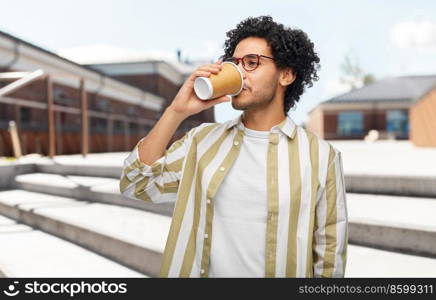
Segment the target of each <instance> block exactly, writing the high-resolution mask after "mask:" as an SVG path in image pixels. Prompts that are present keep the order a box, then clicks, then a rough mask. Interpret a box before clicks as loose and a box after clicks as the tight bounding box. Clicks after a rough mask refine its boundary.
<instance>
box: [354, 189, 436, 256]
mask: <svg viewBox="0 0 436 300" xmlns="http://www.w3.org/2000/svg"><path fill="white" fill-rule="evenodd" d="M347 204H348V215H349V225H350V226H349V230H350V231H349V241H350V243H353V244H358V245H366V246H371V247H377V248H382V249H388V250H391V251H399V252H402V253H412V254H418V255H425V256H430V257H436V217H435V215H436V201H435V199H433V198H416V197H400V196H386V195H370V194H353V193H347Z"/></svg>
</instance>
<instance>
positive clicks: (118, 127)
mask: <svg viewBox="0 0 436 300" xmlns="http://www.w3.org/2000/svg"><path fill="white" fill-rule="evenodd" d="M114 133H115V134H124V122H123V121H120V120H116V121H115V122H114Z"/></svg>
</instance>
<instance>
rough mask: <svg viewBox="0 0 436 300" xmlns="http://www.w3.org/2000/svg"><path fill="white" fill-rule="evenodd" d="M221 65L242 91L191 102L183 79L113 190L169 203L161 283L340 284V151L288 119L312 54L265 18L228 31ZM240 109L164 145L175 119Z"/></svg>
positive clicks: (307, 80)
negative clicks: (320, 280)
mask: <svg viewBox="0 0 436 300" xmlns="http://www.w3.org/2000/svg"><path fill="white" fill-rule="evenodd" d="M227 36H228V40H227V41H226V42H225V45H224V46H225V47H224V48H225V55H224V56H223V59H224V60H226V61H227V60H228V61H233V62H235V63H237V64H238V65H239V67H240V68H241V70H242V72H243V74H244V77H243V79H244V90H243V92H242V93H240V94H239V95H238V96H235V97H233V99H229V97H227V96H224V97H221V98H218V99H215V100H209V101H202V100H200V99H199V98H197V97H196V95H195V93H194V91H193V84H194V80H195V78H196V77H197V76H210V75H211V74H215V73H217V72H218V71H219V70H220V68H221V61H218V62H217V63H216V64H210V65H204V66H201V67H200V68H198V69H197V70H196V71H195V72H193V73H192V74H191V76H190V77H189V78H188V79H187V80H186V82H185V83H184V85H183V86H182V87H181V89H180V91H179V92H178V94H177V96H176V97H175V98H174V100H173V102H172V104H171V105H170V106H169V107H168V108H167V109H166V111H165V113H164V114H163V115H162V117H161V119H160V120H159V121H158V122H157V123H156V125H155V126H154V128H153V129H152V130H151V132H150V133H149V134H148V135H147V136H146V137H145V138H143V139H141V140H140V141H139V142H138V144H137V145H136V147H135V148H134V150H133V151H132V152H131V153H130V155H129V156H128V157H127V158H126V160H125V163H124V171H123V174H122V176H121V181H120V189H121V192H122V194H123V195H125V196H126V197H130V198H134V199H140V200H144V201H147V202H154V203H163V202H175V209H174V214H173V218H172V224H171V229H170V232H169V235H168V239H167V243H166V247H165V251H164V254H163V261H162V267H161V273H160V276H161V277H343V276H344V272H345V265H346V249H347V241H348V228H347V225H348V218H347V208H346V194H345V183H344V175H343V169H342V159H341V153H340V152H339V151H338V150H337V149H336V148H334V147H333V146H332V145H330V144H329V143H328V142H326V141H324V140H322V139H320V138H318V137H317V136H316V135H314V134H313V133H311V132H309V131H308V130H306V129H304V128H302V127H300V126H297V125H296V124H295V123H294V122H293V121H292V119H291V118H290V117H289V116H287V112H288V110H289V109H290V108H291V107H293V106H294V105H295V104H296V102H297V101H298V100H299V98H300V95H301V94H302V93H303V91H304V88H305V86H309V87H310V86H312V80H317V79H318V78H317V74H316V71H317V69H318V68H319V64H318V63H319V58H318V56H317V54H316V53H315V51H314V47H313V43H312V42H311V41H310V40H309V39H308V37H307V35H306V34H305V33H304V32H303V31H301V30H298V29H291V28H286V27H284V26H283V25H281V24H277V23H275V22H274V21H273V20H272V18H271V17H270V16H262V17H258V18H248V19H246V20H244V21H242V22H241V23H240V24H238V26H237V28H236V29H234V30H231V31H229V32H228V33H227ZM228 101H231V104H232V106H233V108H234V109H237V110H242V111H243V113H242V114H241V115H240V116H239V117H238V118H236V119H235V120H231V121H228V122H225V123H222V124H221V123H204V124H201V125H200V126H198V127H195V128H193V129H191V130H190V131H189V132H188V133H187V134H186V135H185V136H184V137H183V138H182V139H180V140H178V141H176V142H174V143H173V144H172V145H171V147H170V148H169V149H168V150H165V147H166V145H167V144H168V142H169V140H170V139H171V137H172V136H173V134H174V132H175V131H176V128H177V127H178V126H179V124H180V123H181V122H182V121H183V120H184V119H185V118H187V117H188V116H190V115H193V114H196V113H198V112H200V111H202V110H204V109H207V108H209V107H211V106H213V105H215V104H218V103H221V102H228Z"/></svg>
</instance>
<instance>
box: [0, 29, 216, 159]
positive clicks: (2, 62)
mask: <svg viewBox="0 0 436 300" xmlns="http://www.w3.org/2000/svg"><path fill="white" fill-rule="evenodd" d="M35 70H42V71H43V73H44V77H41V78H38V79H36V80H33V81H31V82H29V83H28V84H26V85H25V86H23V87H21V88H19V89H17V90H14V91H13V92H11V93H8V94H6V95H0V156H12V155H13V150H12V141H11V138H10V134H9V132H8V124H9V121H11V120H14V121H15V122H16V124H17V128H18V132H19V139H20V142H21V148H22V152H23V154H28V153H40V154H42V155H47V154H48V153H49V145H50V143H51V141H52V139H51V138H50V130H49V129H50V128H49V127H50V126H49V124H50V122H49V120H50V118H51V114H52V116H53V119H54V122H53V123H54V138H53V140H55V145H54V146H55V153H56V154H74V153H80V152H81V150H80V149H81V148H82V145H83V144H84V142H83V139H82V138H83V128H84V127H83V126H84V123H88V125H87V127H86V130H87V135H86V136H87V138H86V140H87V141H88V143H89V145H88V150H89V152H107V151H130V150H131V149H132V148H133V146H134V145H135V144H136V143H137V142H138V140H139V139H140V138H142V137H143V136H145V135H146V134H147V133H148V132H149V131H150V129H151V128H152V127H153V126H154V124H155V123H156V122H157V120H158V119H159V118H160V116H161V114H162V112H163V111H164V109H165V108H166V107H167V106H168V104H169V103H170V101H171V99H172V97H173V95H175V94H176V93H177V90H178V88H179V86H180V80H179V81H178V82H177V83H174V82H171V81H170V80H168V79H167V78H166V77H165V76H164V75H163V74H162V72H155V73H148V74H146V76H139V77H138V76H136V75H135V76H136V78H134V77H135V76H127V77H124V76H118V77H117V76H112V75H111V74H106V73H104V72H102V71H99V70H97V69H95V68H91V67H89V66H84V65H80V64H78V63H75V62H73V61H71V60H68V59H65V58H63V57H61V56H58V55H57V54H54V53H52V52H50V51H47V50H45V49H42V48H40V47H38V46H35V45H33V44H31V43H28V42H26V41H24V40H21V39H19V38H17V37H14V36H12V35H9V34H7V33H4V32H0V91H1V90H2V88H4V87H6V86H11V83H13V82H14V80H15V81H17V80H18V79H17V78H16V79H14V80H11V77H13V76H15V74H18V72H21V73H24V72H29V73H31V72H33V71H35ZM175 71H177V70H175ZM176 73H177V72H175V74H174V76H176V75H177V74H176ZM181 78H183V77H182V75H181ZM82 83H83V85H84V87H83V91H84V92H83V94H84V97H82V94H81V93H82V89H81V84H82ZM48 99H51V101H52V102H50V103H51V104H49V103H48ZM83 99H85V102H83V101H84V100H83ZM84 103H85V105H86V106H85V107H83V105H84ZM49 108H51V110H49ZM84 114H86V116H87V117H86V120H87V122H84V121H83V120H84V119H83V115H84ZM202 122H214V114H213V110H212V111H209V112H204V113H203V114H201V115H200V114H199V115H198V116H193V117H191V118H189V119H187V120H185V122H183V124H182V126H180V128H179V129H178V131H177V133H176V134H175V135H174V137H173V139H172V140H171V141H170V142H169V144H168V145H170V144H171V143H172V142H173V141H174V140H175V139H177V138H180V137H181V136H182V135H183V134H184V133H185V132H186V131H187V130H188V129H190V128H191V127H193V126H197V125H199V124H200V123H202Z"/></svg>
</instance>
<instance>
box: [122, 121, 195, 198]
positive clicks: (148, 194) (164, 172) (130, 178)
mask: <svg viewBox="0 0 436 300" xmlns="http://www.w3.org/2000/svg"><path fill="white" fill-rule="evenodd" d="M194 130H195V128H193V129H191V130H190V131H189V132H188V133H186V134H185V135H184V136H183V137H182V138H181V139H179V140H177V141H175V142H174V143H173V144H171V146H170V147H169V148H168V149H167V150H166V151H165V152H164V155H163V156H162V157H161V158H159V159H158V160H156V161H155V162H154V163H153V164H151V165H147V164H145V163H143V162H142V161H140V159H139V153H138V146H139V144H140V143H141V142H142V141H143V139H144V138H142V139H141V140H140V141H139V142H138V143H137V144H136V146H135V147H134V149H133V150H132V152H130V154H129V155H128V156H127V158H126V159H125V160H124V165H123V171H122V174H121V178H120V192H121V194H122V195H123V196H125V197H127V198H131V199H134V200H143V201H145V202H152V203H166V202H175V200H176V195H177V191H178V188H179V182H180V179H181V175H182V167H183V163H184V161H185V157H186V154H187V151H188V149H189V144H190V143H191V140H192V136H193V133H194Z"/></svg>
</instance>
